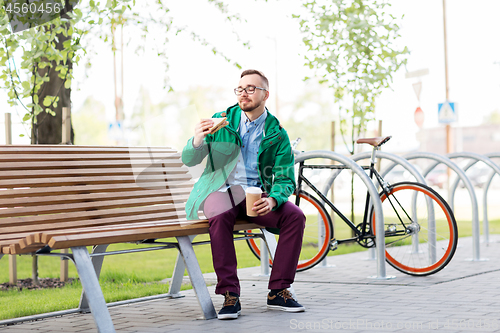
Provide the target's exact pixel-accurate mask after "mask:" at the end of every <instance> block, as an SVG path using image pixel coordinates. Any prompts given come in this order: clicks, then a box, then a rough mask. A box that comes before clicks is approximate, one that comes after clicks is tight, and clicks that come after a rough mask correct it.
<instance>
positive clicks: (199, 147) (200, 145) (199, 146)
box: [192, 139, 203, 150]
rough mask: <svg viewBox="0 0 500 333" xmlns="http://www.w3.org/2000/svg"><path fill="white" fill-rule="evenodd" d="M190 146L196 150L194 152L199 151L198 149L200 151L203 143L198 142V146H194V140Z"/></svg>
mask: <svg viewBox="0 0 500 333" xmlns="http://www.w3.org/2000/svg"><path fill="white" fill-rule="evenodd" d="M192 146H193V148H194V149H196V150H200V149H201V147H202V146H203V141H202V142H200V144H199V145H196V144H195V142H194V139H193V141H192Z"/></svg>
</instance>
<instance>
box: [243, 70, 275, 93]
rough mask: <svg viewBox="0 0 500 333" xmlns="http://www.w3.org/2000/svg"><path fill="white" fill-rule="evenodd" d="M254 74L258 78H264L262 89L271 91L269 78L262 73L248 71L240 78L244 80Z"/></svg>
mask: <svg viewBox="0 0 500 333" xmlns="http://www.w3.org/2000/svg"><path fill="white" fill-rule="evenodd" d="M252 74H257V75H258V76H260V77H261V78H262V83H263V87H262V88H265V89H266V90H269V81H268V80H267V77H266V76H265V75H264V73H262V72H261V71H258V70H256V69H247V70H245V71H243V73H241V76H240V78H242V77H244V76H246V75H252Z"/></svg>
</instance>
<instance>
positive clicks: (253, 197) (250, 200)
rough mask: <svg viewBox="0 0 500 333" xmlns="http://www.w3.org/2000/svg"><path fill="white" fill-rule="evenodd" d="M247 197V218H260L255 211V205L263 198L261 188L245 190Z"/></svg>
mask: <svg viewBox="0 0 500 333" xmlns="http://www.w3.org/2000/svg"><path fill="white" fill-rule="evenodd" d="M245 192H246V196H247V216H258V214H257V212H256V211H253V210H252V208H253V204H254V203H255V201H257V200H259V199H260V198H261V197H262V190H261V189H260V188H259V187H249V188H247V189H246V190H245Z"/></svg>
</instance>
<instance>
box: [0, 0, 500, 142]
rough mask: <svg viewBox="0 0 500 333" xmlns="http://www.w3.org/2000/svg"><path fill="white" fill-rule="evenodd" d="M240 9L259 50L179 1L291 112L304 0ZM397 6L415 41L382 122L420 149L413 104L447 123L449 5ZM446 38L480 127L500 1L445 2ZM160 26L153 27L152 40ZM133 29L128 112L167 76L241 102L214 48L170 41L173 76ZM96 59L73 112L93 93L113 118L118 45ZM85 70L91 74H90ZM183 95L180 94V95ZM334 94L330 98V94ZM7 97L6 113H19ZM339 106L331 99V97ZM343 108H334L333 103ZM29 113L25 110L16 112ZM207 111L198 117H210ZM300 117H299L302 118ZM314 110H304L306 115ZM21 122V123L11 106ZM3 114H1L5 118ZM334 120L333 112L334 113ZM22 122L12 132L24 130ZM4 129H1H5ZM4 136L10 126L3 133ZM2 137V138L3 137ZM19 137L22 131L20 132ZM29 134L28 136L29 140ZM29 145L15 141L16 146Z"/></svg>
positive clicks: (127, 63) (464, 113) (381, 105)
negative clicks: (442, 109) (142, 47)
mask: <svg viewBox="0 0 500 333" xmlns="http://www.w3.org/2000/svg"><path fill="white" fill-rule="evenodd" d="M226 3H227V4H228V8H229V10H230V12H232V13H238V14H239V15H240V16H241V17H243V18H245V19H246V20H247V22H246V23H241V24H237V25H236V26H235V29H236V30H238V32H239V34H240V36H241V38H242V39H243V40H249V41H250V43H251V45H252V48H251V49H250V50H246V49H245V48H243V47H242V46H241V45H240V44H239V43H238V42H237V41H236V39H235V37H234V34H232V33H231V25H230V24H228V23H227V22H225V20H224V17H223V16H222V15H220V13H219V12H218V11H217V10H216V9H215V8H214V7H213V5H210V4H208V2H207V1H206V0H191V1H189V2H188V1H174V2H172V4H171V10H172V14H173V15H175V17H176V19H177V20H178V22H179V24H184V25H186V26H188V27H189V28H190V29H192V30H194V31H197V32H199V33H200V34H202V35H203V36H204V37H205V38H207V40H209V41H210V42H211V43H213V44H214V45H216V47H217V48H218V49H219V50H221V51H223V52H224V53H225V54H226V55H228V56H229V57H230V58H231V59H234V60H236V61H238V62H239V63H240V64H241V65H242V66H243V68H256V69H259V70H261V71H263V72H264V73H265V74H266V75H267V76H268V78H269V80H270V90H271V91H270V92H271V97H270V100H269V101H268V103H267V105H268V107H269V109H270V110H271V112H273V109H275V108H276V99H275V97H276V95H277V96H278V97H279V106H280V110H281V109H286V105H287V104H290V103H292V102H293V101H294V100H295V99H296V98H297V96H299V95H300V94H301V93H302V92H304V91H305V90H306V89H308V88H310V87H311V86H308V85H311V84H312V83H307V82H303V80H302V79H303V78H304V77H305V76H311V74H312V72H310V71H309V70H308V69H307V68H305V67H304V66H303V64H304V60H303V59H304V58H303V57H304V52H305V49H304V47H303V44H302V40H301V39H302V36H301V34H300V31H299V25H298V21H297V20H296V19H293V18H292V17H291V16H292V13H300V11H301V10H302V9H301V7H300V6H299V5H298V2H296V1H293V0H291V1H286V2H285V1H284V0H279V1H278V0H269V1H268V2H267V3H266V2H264V1H262V0H247V1H237V0H227V1H226ZM391 3H392V7H391V12H392V13H393V14H394V15H395V16H396V17H398V18H401V17H402V18H401V19H400V20H399V22H400V26H401V30H400V34H401V39H400V43H401V45H406V46H408V48H409V50H410V52H411V53H410V55H409V58H408V65H407V67H406V68H402V69H401V70H400V71H399V72H397V73H396V74H395V75H394V81H393V84H392V89H387V90H386V91H384V92H383V94H382V95H381V96H380V98H379V99H378V100H377V108H376V118H377V119H378V120H382V122H383V128H384V130H383V132H384V134H387V135H393V141H392V142H393V143H392V146H393V147H398V148H395V149H399V148H401V147H411V148H418V143H417V141H416V139H415V133H416V132H417V131H418V130H419V128H418V126H417V125H416V124H415V121H414V112H415V109H416V108H417V107H418V106H420V107H421V108H422V110H423V111H424V115H425V121H424V125H423V127H424V128H433V127H440V126H441V127H442V126H443V125H441V124H439V123H438V118H437V115H438V103H443V102H444V101H445V75H444V64H445V59H444V34H443V6H442V1H440V0H393V1H392V2H391ZM446 5H447V12H446V14H447V33H448V34H447V36H448V68H449V96H450V98H449V99H450V101H451V102H455V103H456V105H457V113H458V121H457V122H456V123H454V124H453V125H452V126H474V125H479V124H480V123H481V122H482V121H483V118H484V117H485V116H487V115H488V114H490V113H491V112H493V111H495V110H499V111H500V43H499V42H498V40H499V39H498V35H499V33H500V21H499V20H498V19H497V17H496V15H497V13H498V12H500V1H497V0H478V1H474V2H471V1H466V0H447V1H446ZM154 34H155V32H153V31H152V32H151V40H153V38H152V37H154ZM134 38H135V36H134V35H133V34H130V35H126V36H125V39H126V40H127V41H128V40H131V42H130V45H129V46H126V47H125V48H124V68H125V71H124V110H125V113H126V115H130V114H131V113H132V111H133V107H134V105H135V103H136V100H137V98H138V93H139V89H140V88H141V87H143V88H144V89H146V90H148V92H149V93H150V95H151V97H152V99H153V102H155V103H158V102H160V101H162V100H164V99H165V98H166V96H167V94H168V92H167V91H166V90H164V89H163V80H164V77H165V75H168V77H169V79H170V83H171V85H172V86H173V88H174V89H175V91H178V92H180V91H184V90H187V89H189V88H194V87H198V86H212V87H221V88H222V90H223V91H227V93H223V94H221V95H220V100H219V101H220V104H217V107H219V108H220V110H214V112H216V111H221V110H224V109H225V108H226V107H227V106H230V105H232V104H234V103H235V102H236V99H235V96H234V94H233V93H232V89H233V88H234V87H235V86H236V85H237V83H238V80H239V74H240V72H241V71H240V70H239V69H237V68H236V67H234V66H232V65H231V64H230V63H227V62H226V61H225V60H224V59H222V57H218V56H215V55H213V54H212V52H211V50H210V49H209V48H207V47H204V46H201V45H199V43H195V42H192V41H190V40H189V38H186V37H182V36H179V37H176V38H171V39H170V41H169V49H170V51H169V63H170V69H169V71H168V73H165V72H163V71H161V70H159V68H161V64H160V62H159V59H158V57H157V56H156V54H154V52H148V53H146V54H145V55H142V56H138V55H136V54H135V53H134V52H133V47H132V45H131V44H133V43H134ZM94 47H95V51H96V52H97V54H98V55H97V56H95V57H94V58H93V60H92V64H93V65H92V68H91V69H90V70H88V71H87V73H85V71H84V70H83V68H81V67H80V68H77V69H76V70H75V77H76V79H75V81H74V82H73V85H72V89H73V91H72V103H73V104H72V110H73V112H75V111H78V109H79V108H81V106H82V104H83V102H84V101H85V99H86V98H87V97H89V96H92V97H93V98H94V99H96V100H98V101H101V102H102V103H103V104H104V105H105V107H106V118H107V119H108V121H110V122H112V121H113V118H114V114H115V111H114V85H113V57H112V53H111V51H110V50H108V49H107V48H106V47H105V46H103V45H99V43H96V45H95V46H94ZM420 69H428V71H429V74H428V75H425V76H422V77H420V78H411V79H406V78H405V73H406V72H407V71H408V72H412V71H416V70H420ZM85 74H87V75H88V77H85ZM419 80H420V81H421V82H422V92H421V96H420V102H419V101H418V100H417V98H416V95H415V92H414V90H413V86H412V85H413V83H415V82H417V81H419ZM174 93H175V92H174ZM329 94H330V91H329V90H325V91H324V95H326V96H327V98H329V96H330V95H329ZM4 99H5V93H4V92H1V93H0V106H1V109H2V112H5V111H7V110H11V109H10V107H8V106H7V104H6V103H5V101H4ZM331 100H332V103H333V97H332V98H331ZM334 109H335V108H334ZM18 112H19V113H21V111H20V110H18ZM208 116H210V115H202V114H200V117H208ZM297 116H299V118H300V116H301V115H297ZM302 116H306V115H302ZM12 117H13V121H14V122H16V121H17V122H19V119H18V117H17V116H16V113H15V112H13V116H12ZM1 120H3V117H2V119H1ZM330 120H335V118H334V116H333V112H332V118H331V119H325V121H330ZM19 128H20V127H19V125H17V127H15V129H14V131H19ZM2 131H3V128H2ZM2 133H3V132H2ZM1 135H2V136H1V137H0V142H2V141H3V140H4V136H3V134H1ZM15 136H16V135H15ZM24 140H26V139H24ZM16 141H17V142H19V141H22V139H19V138H15V139H14V142H16Z"/></svg>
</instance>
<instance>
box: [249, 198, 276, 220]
mask: <svg viewBox="0 0 500 333" xmlns="http://www.w3.org/2000/svg"><path fill="white" fill-rule="evenodd" d="M274 206H276V199H274V198H261V199H259V200H257V201H255V203H254V204H253V208H252V210H253V211H256V212H257V214H258V215H259V216H264V215H266V214H267V213H269V212H270V211H272V210H273V208H274Z"/></svg>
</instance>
